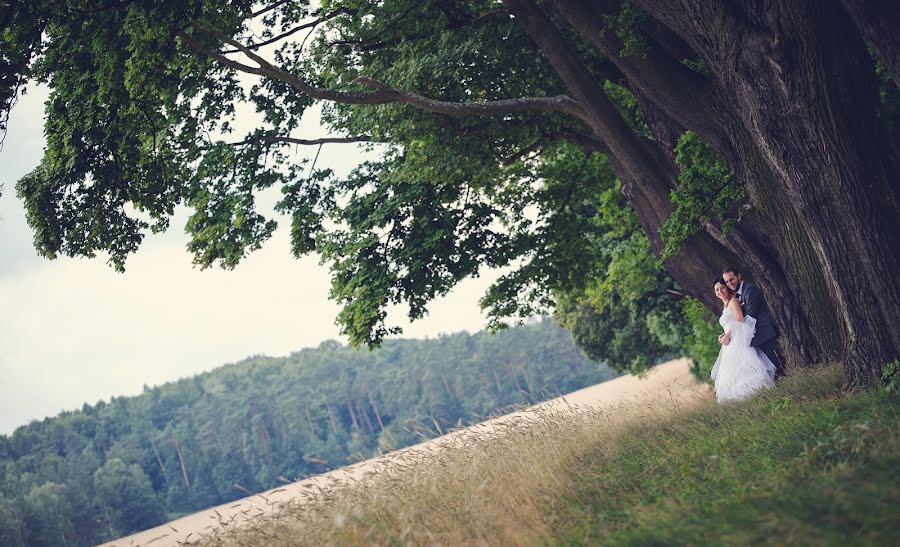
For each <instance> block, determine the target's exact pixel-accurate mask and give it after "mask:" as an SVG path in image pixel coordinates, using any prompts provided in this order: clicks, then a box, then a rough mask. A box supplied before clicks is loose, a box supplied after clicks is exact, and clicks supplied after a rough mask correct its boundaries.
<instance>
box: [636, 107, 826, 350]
mask: <svg viewBox="0 0 900 547" xmlns="http://www.w3.org/2000/svg"><path fill="white" fill-rule="evenodd" d="M634 95H635V97H636V98H637V100H638V103H639V105H640V106H641V110H642V112H643V113H644V119H645V120H646V122H647V125H648V126H649V128H650V130H651V131H652V132H653V134H654V136H655V137H656V139H657V141H658V142H659V143H660V146H661V148H662V149H663V150H665V151H666V153H667V155H668V156H669V159H670V160H671V163H672V165H673V166H674V165H675V145H676V142H677V140H678V138H679V137H680V136H681V135H682V134H683V133H684V132H685V128H683V127H681V125H679V124H678V122H676V121H675V120H674V119H672V118H670V117H669V116H667V115H666V113H665V112H663V111H662V110H661V109H659V108H658V107H657V106H656V105H655V104H654V103H653V102H652V101H650V100H649V98H648V97H646V96H645V95H644V94H643V93H641V92H640V90H637V89H636V90H635V91H634ZM730 163H731V164H732V165H735V164H742V165H745V164H748V162H746V161H744V160H743V159H742V157H741V156H740V155H738V154H734V159H733V161H731V162H730ZM750 163H752V164H753V165H759V164H760V162H756V161H752V162H750ZM673 169H674V167H673ZM770 178H771V177H770ZM776 206H777V205H776V204H772V205H771V207H773V208H774V207H776ZM781 209H784V208H783V207H782V208H781ZM782 214H783V215H790V214H793V213H792V211H783V213H782ZM745 215H746V216H745V218H744V219H743V221H742V222H741V223H739V224H738V225H737V226H736V227H735V228H733V229H732V230H731V232H730V233H729V234H728V236H727V237H725V236H724V235H723V233H722V230H721V227H720V226H719V225H718V224H717V223H716V222H710V223H709V224H708V225H707V233H708V234H709V235H711V236H712V237H713V238H715V239H716V240H717V241H719V242H720V243H721V244H722V245H724V246H726V247H728V248H729V249H731V250H732V251H734V252H735V253H736V255H737V256H739V257H740V258H739V261H738V262H736V263H731V264H723V263H720V264H718V265H717V267H718V270H719V271H721V270H722V269H723V268H725V267H727V266H729V265H730V266H743V267H744V268H745V269H744V274H745V275H748V277H749V278H750V279H752V280H753V281H754V282H755V283H757V284H758V285H759V286H760V287H761V288H762V289H763V291H764V293H765V295H766V300H767V302H768V303H769V309H770V311H771V313H772V316H773V317H774V318H775V321H776V323H777V325H778V326H779V329H780V331H781V333H782V338H781V343H782V347H783V349H784V353H785V357H786V359H787V364H788V368H791V367H795V366H804V365H808V364H811V363H819V362H822V361H825V360H827V359H828V358H829V357H833V356H834V355H835V353H836V351H837V348H836V347H835V345H834V340H832V339H819V338H818V337H816V336H814V335H813V331H814V329H812V328H811V325H813V324H816V323H817V320H818V319H819V318H824V319H829V318H831V317H832V315H831V314H827V313H826V314H818V315H816V316H814V317H812V318H810V317H809V316H808V315H807V312H808V309H807V308H806V307H805V306H803V305H801V302H803V301H804V300H807V301H811V302H816V301H819V299H820V298H821V297H822V296H823V295H822V293H821V289H822V287H821V284H820V283H809V284H797V283H795V282H794V280H793V279H791V278H789V277H788V276H786V275H785V272H784V260H783V257H782V256H781V253H780V252H779V250H778V246H777V245H776V244H775V243H774V242H773V241H772V239H771V238H770V237H769V236H768V233H767V232H766V230H763V229H761V228H760V219H759V217H760V215H759V214H758V213H757V212H756V211H755V210H752V209H751V211H750V212H748V213H746V214H745ZM805 243H806V244H805V245H794V247H795V250H794V254H795V255H800V254H802V253H804V252H805V254H806V255H810V254H811V253H810V246H809V244H808V243H807V242H805ZM783 248H784V247H783ZM817 326H818V330H820V331H821V330H827V329H828V328H832V329H834V328H836V327H837V325H836V323H834V322H833V321H832V322H831V324H828V325H825V324H822V325H817Z"/></svg>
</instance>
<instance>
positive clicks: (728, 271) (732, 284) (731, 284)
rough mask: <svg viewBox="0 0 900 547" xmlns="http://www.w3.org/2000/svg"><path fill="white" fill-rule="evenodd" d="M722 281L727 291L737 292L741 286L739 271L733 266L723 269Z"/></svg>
mask: <svg viewBox="0 0 900 547" xmlns="http://www.w3.org/2000/svg"><path fill="white" fill-rule="evenodd" d="M722 279H724V280H725V284H726V285H728V288H729V289H731V290H733V291H737V290H738V287H739V286H740V284H741V271H740V270H738V269H737V268H735V267H734V266H731V267H730V268H725V270H724V271H723V272H722Z"/></svg>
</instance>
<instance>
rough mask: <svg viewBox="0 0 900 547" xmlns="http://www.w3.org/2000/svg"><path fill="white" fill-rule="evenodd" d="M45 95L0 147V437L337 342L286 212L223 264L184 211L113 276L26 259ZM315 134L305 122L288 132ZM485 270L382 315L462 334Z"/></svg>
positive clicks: (425, 330)
mask: <svg viewBox="0 0 900 547" xmlns="http://www.w3.org/2000/svg"><path fill="white" fill-rule="evenodd" d="M47 94H48V91H47V90H46V89H44V88H35V87H32V88H31V89H30V90H29V94H28V95H27V96H25V97H23V98H22V99H21V100H20V101H19V103H18V104H17V105H16V106H15V108H14V109H13V112H12V115H11V119H10V123H9V131H8V134H7V137H6V142H5V144H4V146H3V149H2V151H0V184H2V185H3V195H2V197H0V434H8V433H11V432H12V431H13V430H14V429H15V428H16V427H18V426H20V425H23V424H25V423H27V422H29V421H30V420H33V419H40V418H43V417H46V416H51V415H55V414H57V413H59V412H60V411H62V410H71V409H76V408H80V407H81V405H82V403H84V402H90V403H92V404H93V403H95V402H97V401H98V400H100V399H104V400H108V399H109V398H110V396H113V395H116V396H119V395H130V394H136V393H140V391H141V389H142V387H143V385H144V384H147V385H151V386H152V385H158V384H161V383H165V382H167V381H171V380H175V379H178V378H180V377H185V376H191V375H193V374H196V373H199V372H202V371H205V370H210V369H212V368H215V367H217V366H220V365H223V364H226V363H230V362H234V361H238V360H240V359H242V358H244V357H247V356H250V355H254V354H265V355H271V356H278V355H286V354H288V353H290V352H292V351H295V350H298V349H301V348H304V347H309V346H316V345H318V344H319V343H320V342H321V341H323V340H327V339H338V340H341V341H342V342H343V341H345V340H343V339H342V338H341V337H339V335H338V328H337V326H335V324H334V318H335V317H336V315H337V307H336V306H335V304H334V303H333V302H331V301H330V300H328V289H329V276H328V271H327V269H326V268H325V267H322V266H319V265H318V258H317V257H306V258H304V259H302V260H295V259H293V258H292V257H291V255H290V252H289V241H288V235H287V224H288V223H287V222H282V223H281V224H283V225H285V226H284V227H281V228H279V230H278V231H277V232H276V233H275V235H274V236H273V238H272V239H271V240H270V241H269V242H268V243H267V244H266V245H265V246H264V247H263V248H262V249H261V250H259V251H257V252H255V253H253V254H252V255H250V257H249V258H247V259H246V260H245V261H244V262H243V263H242V264H240V265H239V266H238V267H237V268H236V269H235V270H233V271H222V270H218V269H207V270H205V271H200V270H199V269H197V268H194V267H193V266H192V264H191V256H190V255H189V254H188V253H187V251H186V250H185V245H186V243H187V237H186V236H185V235H184V230H183V227H184V221H185V219H186V214H185V211H183V210H182V211H179V212H178V214H177V215H176V218H175V220H174V221H173V222H172V227H171V229H170V230H169V231H168V232H166V233H165V234H159V235H155V236H153V235H151V236H148V237H147V239H146V240H145V242H144V244H143V246H142V247H141V249H140V250H139V251H138V253H137V254H135V255H134V256H132V257H131V258H130V259H129V260H128V262H127V263H126V271H125V273H124V274H117V273H115V272H114V271H113V270H112V268H110V267H109V266H108V265H107V264H106V261H105V259H104V258H100V257H98V258H96V259H92V260H88V259H68V258H59V259H56V260H53V261H50V260H46V259H43V258H41V257H39V256H38V255H37V253H36V252H35V250H34V247H33V246H32V233H31V230H30V228H29V227H28V225H27V224H26V222H25V215H24V208H23V206H22V203H21V201H20V200H19V199H18V198H17V197H16V195H15V183H16V181H17V180H18V179H19V178H20V177H21V176H22V175H24V174H26V173H28V172H29V171H31V170H32V169H33V168H34V167H35V166H36V165H37V164H38V162H39V161H40V158H41V154H42V151H43V147H44V139H43V117H44V115H43V103H44V101H45V100H46V98H47ZM252 123H253V122H252V120H250V121H249V122H248V125H252ZM324 134H325V133H324V130H323V129H321V128H320V127H319V126H318V121H317V120H315V119H309V120H305V124H304V127H302V128H301V131H299V132H298V133H297V134H296V136H302V137H307V138H312V137H319V136H322V135H324ZM300 153H301V154H310V155H312V154H314V153H315V149H314V148H309V149H306V150H301V152H300ZM362 157H363V156H362V153H361V152H360V151H359V150H358V149H357V148H356V145H326V146H325V147H324V148H323V150H322V153H321V155H320V157H319V160H318V165H319V166H321V167H325V166H328V167H332V168H333V169H335V170H336V171H337V172H338V173H343V172H346V171H348V170H349V169H351V168H352V167H353V166H354V165H356V164H357V163H358V162H359V161H360V160H361V158H362ZM274 192H276V193H277V189H276V190H274ZM273 200H274V199H271V200H269V201H273ZM494 278H495V275H486V276H484V277H482V278H480V279H477V280H468V281H466V282H464V283H462V284H461V285H460V286H459V287H457V289H456V290H455V291H454V292H453V293H452V294H451V295H450V296H449V297H447V298H444V299H441V300H439V301H437V302H435V303H433V304H432V305H431V307H430V309H431V314H430V315H429V316H428V317H426V318H425V319H424V320H421V321H418V322H416V323H413V324H412V325H410V324H408V323H406V321H405V317H404V315H403V310H395V311H394V313H392V314H391V315H390V316H389V320H390V322H391V323H392V324H399V325H401V326H403V327H404V336H406V337H426V336H432V337H433V336H436V335H438V334H439V333H442V332H456V331H459V330H468V331H470V332H474V331H476V330H479V329H481V328H482V327H483V326H484V324H485V319H484V317H483V316H482V314H481V312H480V310H479V309H478V298H479V297H480V296H481V295H482V294H483V293H484V290H485V289H486V287H487V285H488V284H489V283H490V281H491V280H493V279H494Z"/></svg>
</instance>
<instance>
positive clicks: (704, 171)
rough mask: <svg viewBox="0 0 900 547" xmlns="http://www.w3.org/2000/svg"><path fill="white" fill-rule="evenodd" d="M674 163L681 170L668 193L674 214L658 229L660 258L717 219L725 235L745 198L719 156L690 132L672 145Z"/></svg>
mask: <svg viewBox="0 0 900 547" xmlns="http://www.w3.org/2000/svg"><path fill="white" fill-rule="evenodd" d="M675 161H676V162H677V163H678V166H679V167H680V168H681V174H680V175H679V177H678V181H679V185H678V188H676V189H675V190H672V203H673V204H674V205H675V211H673V212H672V215H671V216H670V217H669V219H668V220H666V222H665V223H664V224H663V226H662V227H661V228H660V231H659V233H660V235H661V236H662V238H663V240H665V242H666V246H665V248H664V249H663V252H662V257H661V258H662V259H666V258H669V257H672V256H674V255H675V254H677V253H678V249H679V248H680V247H681V245H682V244H683V243H684V242H685V241H686V240H687V238H688V237H690V236H691V235H692V234H694V233H696V232H699V231H701V230H703V226H704V224H705V223H707V222H709V221H710V220H711V219H713V218H715V217H718V220H719V221H721V229H722V233H723V234H725V235H727V234H728V231H729V230H730V229H731V228H732V227H734V224H735V223H736V222H738V221H739V220H740V219H741V214H742V209H741V206H742V204H743V201H744V200H745V198H746V195H745V193H744V187H743V186H742V185H741V184H740V183H739V182H738V180H737V178H736V177H735V175H734V172H733V171H732V170H731V168H730V167H729V166H728V164H727V163H726V162H725V160H724V159H723V158H722V156H721V155H719V153H718V152H716V150H715V149H713V148H712V147H711V146H710V145H708V144H707V143H705V142H704V141H703V140H702V139H700V138H699V137H698V136H697V135H695V134H694V133H693V132H691V131H687V132H685V133H684V134H683V135H682V136H681V137H680V138H679V139H678V144H677V145H676V146H675Z"/></svg>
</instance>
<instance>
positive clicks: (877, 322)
mask: <svg viewBox="0 0 900 547" xmlns="http://www.w3.org/2000/svg"><path fill="white" fill-rule="evenodd" d="M638 3H639V4H640V5H642V6H643V7H644V8H645V9H646V10H647V11H648V12H649V13H650V14H651V15H653V16H654V17H656V18H657V19H658V20H659V21H661V22H662V23H664V24H666V25H667V26H668V27H669V28H670V29H672V30H674V31H675V32H676V33H678V34H679V35H680V36H681V37H682V38H683V39H684V40H685V41H686V42H688V43H689V44H690V45H691V46H692V47H693V48H694V49H695V50H696V51H697V52H698V53H699V54H700V55H701V56H702V57H703V59H704V61H705V62H706V64H707V66H709V67H710V68H711V70H712V72H713V74H714V77H715V80H716V85H717V86H719V87H720V88H721V89H723V90H724V91H725V93H726V95H727V96H730V97H732V98H733V99H732V100H733V104H734V109H733V110H734V113H735V114H736V121H738V122H740V124H741V127H740V128H737V129H736V131H735V132H734V138H732V141H731V143H732V149H733V153H732V154H729V156H730V157H729V159H730V160H733V159H734V158H735V157H742V158H744V159H745V161H746V159H747V158H753V159H756V158H758V159H759V160H760V161H761V162H762V165H760V166H755V167H751V166H749V165H746V164H744V165H736V166H735V168H736V171H737V172H738V175H739V176H740V177H741V180H742V181H743V182H744V183H745V185H746V186H747V188H748V191H749V193H750V196H751V199H752V201H753V202H754V205H755V206H756V207H757V210H758V214H759V216H760V224H761V226H762V227H764V228H765V229H766V230H767V231H768V232H769V235H770V236H771V238H772V240H773V241H774V242H775V243H776V246H777V248H778V250H779V251H780V253H781V256H782V257H783V259H784V263H785V268H784V270H785V273H786V276H787V280H791V281H793V282H794V283H795V284H796V285H798V286H805V285H808V284H810V283H812V284H815V285H816V286H821V287H822V289H823V292H824V293H825V296H824V297H823V298H821V299H817V300H814V301H803V302H801V304H802V305H803V306H804V308H805V309H806V315H807V317H808V318H809V319H810V321H816V320H819V322H818V323H817V324H812V325H811V327H812V329H811V330H812V331H813V334H812V335H813V336H816V337H818V338H820V339H822V340H826V339H833V340H839V348H840V350H841V351H840V352H839V357H840V358H842V359H843V360H844V364H845V371H846V381H847V383H848V384H849V385H865V384H871V383H874V382H877V381H878V380H879V379H880V375H881V370H882V368H883V366H884V364H885V363H887V362H889V361H891V360H893V359H897V358H898V356H900V322H897V321H896V319H895V314H896V310H897V309H898V307H900V284H898V283H896V282H895V280H894V275H895V274H894V272H896V271H898V268H900V252H898V247H897V245H896V241H893V238H894V237H896V234H898V233H900V214H898V211H900V204H898V192H897V185H898V172H900V170H898V167H897V165H896V158H894V157H893V155H892V154H891V151H890V145H889V138H888V136H887V134H886V132H885V131H884V129H883V124H882V121H881V120H880V119H878V97H877V88H876V82H875V78H874V73H873V70H872V67H871V64H870V62H869V59H868V55H867V52H866V50H865V45H864V43H863V41H862V39H861V37H860V36H859V35H858V34H857V33H855V32H853V29H852V28H850V27H848V25H847V23H846V21H847V18H846V14H845V13H844V12H843V10H842V9H841V7H840V6H839V5H837V4H835V3H831V2H813V1H800V0H798V1H792V2H781V3H775V4H763V3H750V4H744V5H743V8H736V7H735V5H732V4H729V5H727V6H726V5H725V3H723V2H718V1H714V0H682V1H670V2H659V1H651V0H638ZM753 170H756V171H757V172H762V173H765V172H768V173H769V174H770V175H771V176H770V177H764V176H758V173H754V172H753ZM785 212H789V213H790V214H787V216H784V214H785ZM808 248H811V250H812V254H810V253H808V252H806V250H807V249H808ZM792 251H800V254H799V255H795V254H794V253H793V252H792ZM832 314H833V315H834V317H835V320H836V322H837V324H838V328H837V329H828V328H827V325H828V323H829V322H828V321H827V320H825V319H824V318H821V319H820V316H827V315H832Z"/></svg>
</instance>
